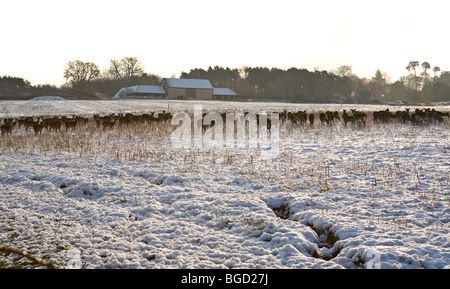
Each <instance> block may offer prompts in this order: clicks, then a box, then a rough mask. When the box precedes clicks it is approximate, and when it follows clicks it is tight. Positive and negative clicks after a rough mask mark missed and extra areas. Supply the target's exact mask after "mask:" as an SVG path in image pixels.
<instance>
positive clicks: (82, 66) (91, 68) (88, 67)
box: [64, 60, 100, 85]
mask: <svg viewBox="0 0 450 289" xmlns="http://www.w3.org/2000/svg"><path fill="white" fill-rule="evenodd" d="M99 75H100V69H99V67H98V66H97V65H95V64H94V63H92V62H83V61H80V60H75V61H69V62H68V63H67V66H66V68H64V78H65V79H66V81H68V82H71V83H72V85H81V84H85V83H89V82H91V81H92V80H94V79H95V78H97V77H98V76H99Z"/></svg>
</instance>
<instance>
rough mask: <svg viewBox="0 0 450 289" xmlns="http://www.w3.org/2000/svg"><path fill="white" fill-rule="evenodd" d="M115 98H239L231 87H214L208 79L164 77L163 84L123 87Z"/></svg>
mask: <svg viewBox="0 0 450 289" xmlns="http://www.w3.org/2000/svg"><path fill="white" fill-rule="evenodd" d="M113 98H114V99H120V98H134V99H146V98H167V99H186V100H237V94H236V93H235V92H234V91H232V90H231V89H229V88H214V87H213V86H212V85H211V82H210V81H209V80H208V79H180V78H163V79H162V80H161V85H136V86H129V87H123V88H121V89H120V90H119V91H118V92H117V93H116V95H115V96H114V97H113Z"/></svg>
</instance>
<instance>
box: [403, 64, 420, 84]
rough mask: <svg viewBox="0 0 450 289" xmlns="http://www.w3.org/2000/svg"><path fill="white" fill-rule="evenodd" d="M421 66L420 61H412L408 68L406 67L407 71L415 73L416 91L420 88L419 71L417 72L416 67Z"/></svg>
mask: <svg viewBox="0 0 450 289" xmlns="http://www.w3.org/2000/svg"><path fill="white" fill-rule="evenodd" d="M418 66H419V61H410V62H409V64H408V66H406V69H407V70H408V71H411V70H412V71H414V89H415V90H417V87H418V82H419V81H418V78H417V71H416V67H418Z"/></svg>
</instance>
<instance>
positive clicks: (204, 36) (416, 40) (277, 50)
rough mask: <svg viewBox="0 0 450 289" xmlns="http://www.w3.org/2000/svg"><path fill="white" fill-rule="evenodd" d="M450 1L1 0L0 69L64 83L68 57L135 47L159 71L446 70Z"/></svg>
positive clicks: (101, 59)
mask: <svg viewBox="0 0 450 289" xmlns="http://www.w3.org/2000/svg"><path fill="white" fill-rule="evenodd" d="M447 2H448V1H435V0H427V1H423V0H422V1H416V0H409V1H398V0H397V1H396V0H389V1H385V0H375V1H372V0H370V1H345V0H340V1H336V0H321V1H320V0H319V1H299V0H296V1H287V0H277V1H274V0H272V1H262V0H259V1H250V0H239V1H235V0H225V1H216V0H209V1H198V0H172V1H167V0H164V1H148V0H146V1H140V0H127V1H115V0H109V1H103V0H88V1H85V0H77V1H73V0H69V1H67V0H65V1H61V0H59V1H53V0H39V1H36V0H15V1H3V2H2V4H1V11H2V16H1V17H0V27H1V30H0V31H1V33H0V75H11V76H18V77H23V78H25V79H28V80H29V81H31V83H32V85H36V84H44V83H50V84H56V85H61V84H63V83H64V78H63V69H64V67H65V66H66V64H67V62H69V61H72V60H82V61H91V62H94V63H95V64H97V65H99V66H100V67H102V68H103V67H104V68H107V67H108V66H109V60H110V59H111V58H113V59H120V58H122V57H126V56H136V57H137V58H138V59H140V60H141V61H142V62H143V64H144V66H145V71H146V72H148V73H155V74H158V75H160V76H162V77H170V76H172V75H173V74H175V75H176V76H179V75H180V73H181V72H182V71H185V72H188V71H189V70H190V69H193V68H205V69H207V68H208V66H215V65H220V66H224V67H230V68H239V67H242V66H243V65H246V66H252V67H256V66H265V67H269V68H271V67H277V68H281V69H287V68H290V67H297V68H306V69H308V70H312V69H313V68H315V67H318V68H319V69H320V70H328V71H330V70H332V69H334V68H336V67H338V66H341V65H350V66H352V67H353V72H354V73H356V74H358V75H359V76H360V77H372V76H373V75H374V74H375V71H376V70H377V69H380V70H381V71H385V72H387V73H388V74H389V75H390V76H391V78H392V80H393V81H396V80H398V78H399V77H400V76H403V75H406V74H407V73H408V72H407V70H406V69H405V67H406V66H407V65H408V63H409V61H412V60H416V61H419V62H420V63H422V62H423V61H427V62H429V63H430V65H431V67H432V68H433V67H434V66H439V67H440V68H441V70H450V56H449V51H450V49H449V47H450V45H449V44H450V37H449V34H448V31H449V29H450V22H449V20H448V4H446V3H447ZM446 14H447V15H446ZM446 17H447V18H446Z"/></svg>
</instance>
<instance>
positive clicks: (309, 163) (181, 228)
mask: <svg viewBox="0 0 450 289" xmlns="http://www.w3.org/2000/svg"><path fill="white" fill-rule="evenodd" d="M201 104H202V105H203V108H204V109H205V110H216V111H221V110H233V109H255V110H256V111H258V110H260V109H267V110H269V111H277V110H279V109H293V110H296V109H302V110H303V109H305V110H307V111H308V112H319V111H325V110H327V109H330V110H339V111H340V112H342V109H346V108H347V109H349V108H358V109H359V110H362V111H371V110H378V109H384V108H385V107H384V106H357V105H348V106H341V105H302V104H292V105H291V104H280V103H278V104H264V103H229V102H223V103H222V102H217V103H216V102H203V103H201ZM192 105H193V103H192V102H182V101H177V102H167V101H56V102H52V101H39V102H27V101H24V102H19V101H17V102H7V101H4V102H0V118H5V117H19V116H29V115H32V116H35V115H65V114H80V115H83V114H84V115H92V114H95V113H105V114H106V113H109V112H121V113H125V112H134V113H142V112H145V111H148V110H154V109H156V110H170V111H177V110H183V109H188V108H192V107H191V106H192ZM396 109H402V108H391V110H396ZM437 109H440V110H444V111H448V110H449V108H448V107H439V108H437ZM449 128H450V126H449V121H448V118H445V122H444V123H441V124H433V125H426V126H412V125H409V124H396V123H393V124H373V125H372V124H369V125H368V126H367V127H366V128H364V129H361V128H360V129H358V128H352V127H345V126H344V125H342V124H340V123H339V124H334V125H331V126H327V125H324V126H321V125H320V124H316V125H314V126H313V127H310V126H301V125H290V124H287V125H283V126H281V128H280V152H279V155H278V156H277V158H275V159H269V160H261V159H257V158H255V156H257V155H258V154H259V153H260V151H258V150H255V149H249V148H245V149H207V148H204V149H202V148H200V149H198V148H197V149H194V148H193V149H176V148H173V147H172V146H171V143H170V141H169V140H168V136H169V135H170V133H169V129H171V127H170V126H168V125H165V126H160V127H152V128H130V129H125V128H123V129H116V130H112V131H98V130H96V129H95V125H94V124H92V125H90V126H89V127H88V128H84V129H81V128H80V129H78V130H76V131H74V132H69V133H62V134H60V133H51V134H44V135H41V136H39V135H38V136H35V135H34V134H31V133H30V134H28V135H27V134H26V133H25V132H24V131H19V132H16V134H13V135H12V136H3V137H1V138H0V148H1V150H2V151H1V152H0V200H1V202H0V244H3V245H9V246H13V247H16V248H19V249H22V250H26V251H27V252H29V253H32V254H34V255H36V256H37V257H40V258H43V259H46V260H50V261H51V262H53V263H55V264H57V265H58V266H60V267H65V266H67V264H68V263H69V262H70V261H71V260H73V258H74V257H73V255H70V253H69V252H73V251H74V250H78V251H79V252H80V256H79V257H80V260H81V264H82V267H83V268H365V267H367V266H374V267H376V266H379V267H381V268H450V158H449V154H450V142H449ZM13 261H14V257H13V256H4V255H0V265H1V264H6V265H7V264H11V263H12V262H13Z"/></svg>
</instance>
